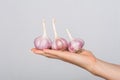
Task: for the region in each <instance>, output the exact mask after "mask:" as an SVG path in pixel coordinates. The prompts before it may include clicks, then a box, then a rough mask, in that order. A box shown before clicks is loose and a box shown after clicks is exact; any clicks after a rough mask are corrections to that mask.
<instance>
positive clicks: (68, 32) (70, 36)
mask: <svg viewBox="0 0 120 80" xmlns="http://www.w3.org/2000/svg"><path fill="white" fill-rule="evenodd" d="M66 32H67V34H68V36H69V38H70V40H71V41H72V40H73V37H72V35H71V33H70V31H69V30H68V29H66Z"/></svg>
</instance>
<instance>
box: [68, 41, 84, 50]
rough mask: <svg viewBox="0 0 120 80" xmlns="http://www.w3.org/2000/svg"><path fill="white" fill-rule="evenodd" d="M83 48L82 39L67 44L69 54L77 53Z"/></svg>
mask: <svg viewBox="0 0 120 80" xmlns="http://www.w3.org/2000/svg"><path fill="white" fill-rule="evenodd" d="M83 46H84V41H83V40H82V39H74V40H72V41H71V42H69V45H68V50H69V51H70V52H78V51H80V50H81V49H82V47H83Z"/></svg>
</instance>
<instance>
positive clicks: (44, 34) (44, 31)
mask: <svg viewBox="0 0 120 80" xmlns="http://www.w3.org/2000/svg"><path fill="white" fill-rule="evenodd" d="M42 26H43V37H46V36H47V31H46V23H45V19H43V20H42Z"/></svg>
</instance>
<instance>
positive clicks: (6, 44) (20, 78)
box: [0, 0, 120, 80]
mask: <svg viewBox="0 0 120 80" xmlns="http://www.w3.org/2000/svg"><path fill="white" fill-rule="evenodd" d="M119 4H120V1H119V0H0V80H104V79H102V78H99V77H96V76H94V75H92V74H90V73H89V72H87V71H86V70H83V69H82V68H80V67H77V66H75V65H72V64H69V63H66V62H63V61H60V60H55V59H49V58H46V57H43V56H40V55H35V54H33V53H32V52H31V51H30V49H31V48H33V47H34V44H33V41H34V38H35V37H37V36H39V35H42V25H41V20H42V18H45V19H46V23H47V24H46V27H47V33H48V36H49V37H50V38H51V39H52V40H53V39H54V35H53V30H52V24H51V20H52V18H53V17H55V18H56V29H57V32H58V34H59V36H61V37H64V38H65V39H67V40H68V41H69V38H68V36H67V33H66V32H65V29H66V28H68V29H69V30H70V32H71V34H72V35H73V36H74V37H75V38H77V37H78V38H82V39H84V40H85V46H84V48H85V49H88V50H90V51H92V52H93V54H94V55H95V56H96V57H97V58H99V59H102V60H104V61H107V62H110V63H115V64H120V5H119ZM108 74H109V73H108Z"/></svg>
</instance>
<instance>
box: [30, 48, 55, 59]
mask: <svg viewBox="0 0 120 80" xmlns="http://www.w3.org/2000/svg"><path fill="white" fill-rule="evenodd" d="M31 51H32V52H33V53H35V54H38V55H43V56H45V57H48V58H54V59H56V58H57V57H56V56H54V55H51V54H48V53H45V52H44V51H42V50H38V49H36V48H32V49H31Z"/></svg>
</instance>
